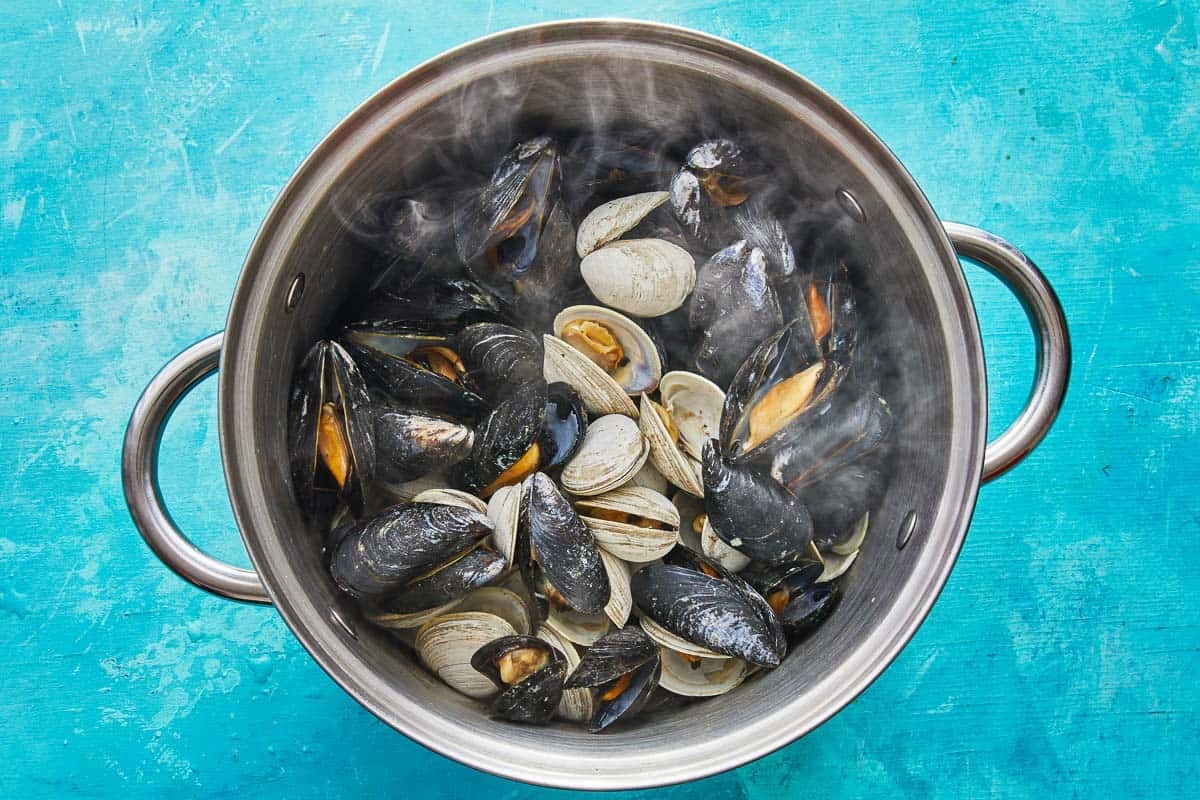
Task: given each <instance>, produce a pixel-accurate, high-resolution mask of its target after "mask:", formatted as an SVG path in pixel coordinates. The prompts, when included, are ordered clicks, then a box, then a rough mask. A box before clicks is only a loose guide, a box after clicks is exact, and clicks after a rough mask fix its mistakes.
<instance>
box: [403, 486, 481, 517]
mask: <svg viewBox="0 0 1200 800" xmlns="http://www.w3.org/2000/svg"><path fill="white" fill-rule="evenodd" d="M412 502H414V503H437V504H438V505H442V506H457V507H458V508H465V509H468V510H470V511H478V512H479V513H480V514H486V513H487V508H488V507H487V503H485V502H483V501H482V500H480V499H479V498H478V497H476V496H475V495H473V494H468V493H467V492H463V491H459V490H458V489H426V490H424V491H422V492H419V493H418V494H416V495H415V496H414V497H413V499H412Z"/></svg>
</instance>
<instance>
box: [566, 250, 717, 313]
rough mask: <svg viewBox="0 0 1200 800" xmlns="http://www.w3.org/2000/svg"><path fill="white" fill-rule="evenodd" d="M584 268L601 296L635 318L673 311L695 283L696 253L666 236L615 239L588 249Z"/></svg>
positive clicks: (590, 284)
mask: <svg viewBox="0 0 1200 800" xmlns="http://www.w3.org/2000/svg"><path fill="white" fill-rule="evenodd" d="M579 271H580V274H581V275H583V280H584V283H586V284H587V286H588V288H589V289H591V290H592V294H594V295H595V296H596V299H598V300H599V301H600V302H601V303H604V305H606V306H612V307H613V308H616V309H619V310H621V311H624V312H626V313H628V314H633V315H634V316H636V317H658V316H661V315H663V314H667V313H670V312H671V311H674V310H675V309H677V308H679V307H680V306H681V305H683V303H684V301H685V300H687V297H688V295H689V294H691V291H692V287H693V286H695V284H696V262H695V260H694V259H693V258H692V256H691V254H690V253H688V252H687V251H686V250H684V249H683V248H681V247H678V246H677V245H673V244H671V243H670V242H667V241H664V240H662V239H625V240H622V241H618V242H613V243H612V244H609V245H607V246H605V247H602V248H600V249H599V250H596V251H593V252H591V253H589V254H588V255H587V256H586V257H585V258H584V259H583V261H582V263H580V265H579Z"/></svg>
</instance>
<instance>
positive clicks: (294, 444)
mask: <svg viewBox="0 0 1200 800" xmlns="http://www.w3.org/2000/svg"><path fill="white" fill-rule="evenodd" d="M288 440H289V445H288V447H289V454H290V458H291V471H292V482H293V486H294V487H295V492H296V497H297V499H298V500H299V502H300V505H301V507H302V508H304V509H305V511H307V512H308V513H309V514H310V515H313V516H315V517H318V518H321V519H323V520H325V521H327V520H328V519H330V518H332V515H333V511H334V508H335V507H336V498H338V497H340V498H341V499H342V500H344V501H345V502H346V503H347V504H348V505H349V506H350V509H351V510H352V511H353V512H354V514H355V515H356V516H361V515H362V514H363V512H364V510H365V508H366V487H367V485H368V483H369V482H370V481H371V479H372V476H373V474H374V470H375V430H374V425H373V420H372V418H371V399H370V396H369V395H368V394H367V388H366V383H365V382H364V380H363V376H362V375H361V373H360V372H359V370H358V366H357V365H356V363H355V361H354V359H353V358H351V357H350V354H349V353H347V352H346V351H345V349H343V348H342V346H341V345H339V344H338V343H337V342H332V341H328V340H322V341H320V342H317V343H316V344H315V345H314V346H313V347H312V349H311V350H309V352H308V354H307V355H306V356H305V357H304V360H303V361H301V362H300V366H299V367H298V369H297V372H296V379H295V381H294V382H293V386H292V393H291V398H290V403H289V407H288Z"/></svg>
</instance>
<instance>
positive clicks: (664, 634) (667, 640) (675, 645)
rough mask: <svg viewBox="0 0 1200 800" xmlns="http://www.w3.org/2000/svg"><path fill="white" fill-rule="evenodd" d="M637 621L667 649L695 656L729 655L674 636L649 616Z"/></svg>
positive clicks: (716, 657)
mask: <svg viewBox="0 0 1200 800" xmlns="http://www.w3.org/2000/svg"><path fill="white" fill-rule="evenodd" d="M638 623H639V624H640V625H641V626H642V631H643V632H644V633H645V634H646V635H647V636H649V637H650V638H651V639H653V640H654V641H655V643H656V644H659V645H661V646H662V647H666V648H667V649H669V650H675V651H676V652H679V653H683V654H685V655H689V656H695V657H696V658H712V659H718V660H719V659H725V658H729V656H726V655H722V654H721V653H716V652H713V651H712V650H709V649H708V648H707V647H701V646H700V645H698V644H692V643H691V642H689V641H688V640H687V639H684V638H682V637H679V636H676V635H675V634H673V633H671V632H670V631H669V630H667V629H666V628H664V627H663V626H662V625H659V624H658V623H657V622H655V621H654V620H652V619H650V618H649V617H642V618H641V619H640V620H639V621H638Z"/></svg>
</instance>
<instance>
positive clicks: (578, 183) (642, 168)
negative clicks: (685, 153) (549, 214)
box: [562, 136, 679, 219]
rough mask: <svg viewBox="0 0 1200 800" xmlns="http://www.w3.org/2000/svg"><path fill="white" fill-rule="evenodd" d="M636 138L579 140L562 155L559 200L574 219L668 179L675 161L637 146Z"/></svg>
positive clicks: (648, 147) (657, 185) (658, 184)
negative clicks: (560, 196)
mask: <svg viewBox="0 0 1200 800" xmlns="http://www.w3.org/2000/svg"><path fill="white" fill-rule="evenodd" d="M640 138H642V137H638V136H634V137H632V139H631V140H625V139H624V138H623V139H622V141H616V140H614V139H611V138H608V137H585V138H580V139H578V140H576V141H575V142H574V143H572V144H571V145H570V149H569V150H567V151H566V152H564V153H563V154H562V165H563V169H562V172H563V198H564V200H565V201H566V202H567V204H568V206H569V210H570V211H571V213H572V215H573V216H574V217H575V218H576V219H578V218H580V217H582V216H583V215H584V213H585V212H587V211H590V210H591V209H592V208H594V207H595V206H597V205H599V204H600V203H603V202H606V201H608V200H615V199H616V198H619V197H628V196H629V195H631V194H638V193H639V192H650V191H655V190H657V189H660V188H661V187H662V186H664V185H666V183H667V181H668V180H670V178H671V175H672V174H673V173H674V172H675V171H676V170H677V169H678V168H679V162H678V161H676V160H674V159H672V158H670V157H669V156H667V155H666V154H664V153H662V152H659V150H661V148H659V147H654V146H653V145H651V146H641V144H642V143H639V142H638V141H637V140H638V139H640Z"/></svg>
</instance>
